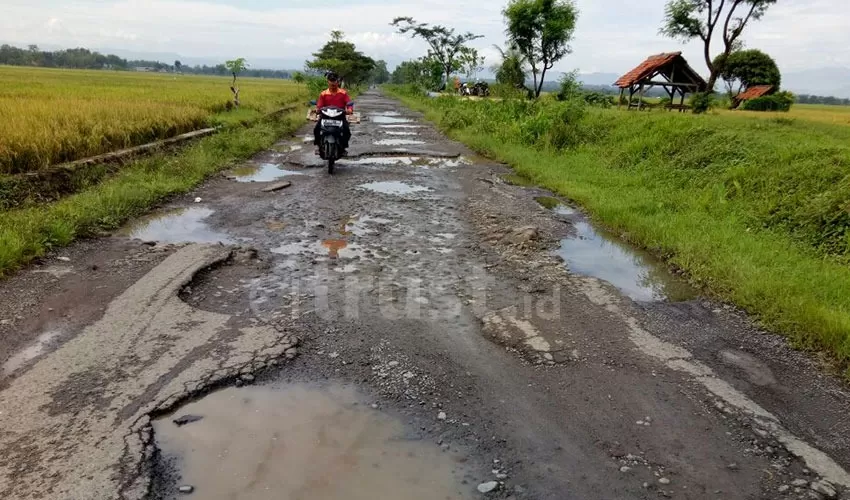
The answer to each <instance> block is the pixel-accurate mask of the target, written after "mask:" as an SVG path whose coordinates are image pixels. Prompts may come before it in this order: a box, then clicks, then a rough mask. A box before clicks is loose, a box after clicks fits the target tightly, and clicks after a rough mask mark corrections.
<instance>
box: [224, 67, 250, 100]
mask: <svg viewBox="0 0 850 500" xmlns="http://www.w3.org/2000/svg"><path fill="white" fill-rule="evenodd" d="M224 67H225V68H227V71H229V72H230V73H231V74H232V75H233V83H231V84H230V91H231V92H233V105H234V106H236V107H237V108H238V107H239V87H238V86H237V85H236V77H237V76H239V73H242V72H243V71H245V70H246V69H248V63H247V62H245V58H244V57H237V58H236V59H232V60H230V61H225V63H224Z"/></svg>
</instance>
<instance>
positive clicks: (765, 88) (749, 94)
mask: <svg viewBox="0 0 850 500" xmlns="http://www.w3.org/2000/svg"><path fill="white" fill-rule="evenodd" d="M771 90H773V85H753V86H752V87H749V88H748V89H747V90H745V91H743V92H741V93H740V94H738V95H737V96H736V97H735V98H736V99H738V100H739V101H746V100H747V99H755V98H757V97H762V96H764V95H767V94H768V93H770V91H771Z"/></svg>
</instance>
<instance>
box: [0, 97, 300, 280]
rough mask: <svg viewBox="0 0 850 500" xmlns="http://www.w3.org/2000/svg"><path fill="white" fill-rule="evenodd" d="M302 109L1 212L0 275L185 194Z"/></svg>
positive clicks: (294, 121)
mask: <svg viewBox="0 0 850 500" xmlns="http://www.w3.org/2000/svg"><path fill="white" fill-rule="evenodd" d="M303 121H304V116H303V112H302V110H300V109H299V110H298V111H294V112H292V113H289V114H287V115H284V116H282V117H280V118H279V119H277V120H274V121H264V122H261V123H257V124H255V125H253V126H252V127H249V128H245V127H234V128H231V129H228V130H226V131H224V132H222V133H220V134H218V135H214V136H211V137H208V138H205V139H201V140H200V141H198V142H197V143H194V144H193V145H191V146H188V147H186V148H184V149H182V150H181V151H179V152H178V153H176V154H158V155H154V156H151V157H148V158H145V159H142V160H139V161H136V162H134V163H131V164H129V165H127V166H126V167H124V168H122V169H121V170H120V171H119V172H118V173H117V174H115V175H114V176H112V177H110V178H108V179H107V180H105V181H104V182H102V183H100V184H98V185H96V186H93V187H91V188H88V189H86V190H84V191H81V192H79V193H77V194H74V195H71V196H68V197H66V198H63V199H61V200H60V201H57V202H54V203H49V204H44V205H38V206H35V207H31V208H25V209H19V210H9V211H5V212H0V275H2V274H7V273H8V272H10V271H12V270H14V269H16V268H17V267H19V266H21V265H23V264H25V263H26V262H29V261H30V260H32V259H33V258H36V257H39V256H41V255H44V254H45V253H46V252H48V251H49V250H51V249H53V248H56V247H61V246H64V245H67V244H69V243H71V242H72V241H73V240H74V239H75V238H78V237H82V236H88V235H92V234H95V233H96V232H98V231H99V230H103V229H111V228H115V227H117V226H118V225H120V224H121V223H122V222H124V221H125V220H127V219H129V218H130V217H133V216H137V215H140V214H142V213H144V212H145V211H146V210H147V209H149V208H150V207H151V206H152V205H154V204H156V203H158V202H160V201H162V200H164V199H165V198H167V197H168V196H171V195H174V194H177V193H182V192H185V191H187V190H189V189H191V188H192V187H193V186H195V185H197V184H198V183H200V182H201V181H203V180H204V179H205V178H206V177H208V176H209V175H211V174H213V173H215V172H218V171H220V170H222V169H224V168H226V167H228V166H230V165H232V164H233V163H235V162H237V161H239V160H243V159H247V158H249V157H250V156H251V155H253V154H255V153H257V152H258V151H261V150H263V149H266V148H268V147H269V146H271V145H272V144H273V143H274V142H275V141H276V140H277V139H278V138H279V137H281V136H282V135H285V134H288V133H291V132H293V131H294V130H295V129H297V128H298V127H299V126H300V125H302V124H303Z"/></svg>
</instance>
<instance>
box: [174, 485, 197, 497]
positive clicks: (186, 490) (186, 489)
mask: <svg viewBox="0 0 850 500" xmlns="http://www.w3.org/2000/svg"><path fill="white" fill-rule="evenodd" d="M177 491H179V492H180V493H183V494H186V495H188V494H190V493H192V492H193V491H195V487H194V486H192V485H191V484H184V485H183V486H181V487H179V488H177Z"/></svg>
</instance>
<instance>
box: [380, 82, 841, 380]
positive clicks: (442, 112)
mask: <svg viewBox="0 0 850 500" xmlns="http://www.w3.org/2000/svg"><path fill="white" fill-rule="evenodd" d="M390 91H391V92H398V90H397V89H391V90H390ZM401 97H402V98H403V99H404V100H405V101H406V102H407V103H408V104H410V105H412V106H414V107H416V108H418V109H420V110H422V111H424V112H426V116H427V117H428V118H429V119H431V120H432V121H434V122H436V123H437V124H439V125H440V126H441V127H442V128H443V129H444V130H446V131H447V132H448V133H449V134H450V135H451V136H453V137H454V138H456V139H458V140H460V141H462V142H465V143H466V144H468V145H470V146H471V147H472V148H473V149H475V150H477V151H479V152H481V153H483V154H485V155H488V156H491V157H494V158H497V159H499V160H501V161H504V162H506V163H508V164H510V165H511V166H513V168H514V170H515V171H516V173H517V174H518V175H519V176H523V177H526V178H528V179H530V180H531V181H533V182H534V183H536V184H539V185H542V186H545V187H547V188H549V189H552V190H553V191H554V192H556V193H558V194H560V195H564V196H567V197H569V198H570V199H573V200H576V201H577V202H578V203H580V204H582V205H583V206H584V207H585V208H586V209H587V210H588V211H589V212H590V213H592V214H593V215H594V217H596V218H597V219H598V220H599V221H601V222H602V223H603V224H604V225H606V226H609V227H612V228H616V229H617V230H619V231H620V232H623V233H624V234H626V237H627V238H628V239H629V240H631V241H632V242H634V243H637V244H639V245H641V246H643V247H645V248H648V249H650V250H652V251H654V252H655V253H657V254H658V255H660V256H662V257H664V258H666V259H668V260H669V262H670V263H671V264H673V265H675V266H677V267H680V268H682V269H684V270H686V271H687V272H688V273H689V275H690V277H691V279H692V280H693V281H694V282H695V283H696V284H698V285H700V286H701V287H702V288H703V289H704V290H706V291H707V292H709V293H711V294H713V295H715V296H718V297H721V298H723V299H726V300H730V301H732V302H734V303H736V304H738V305H740V306H742V307H743V308H745V309H746V310H748V311H749V312H751V313H752V314H754V315H755V316H756V317H757V318H758V319H760V320H761V321H762V322H763V323H764V324H765V325H766V326H767V327H769V328H772V329H775V330H777V331H780V332H783V333H786V334H787V335H788V336H789V337H790V338H792V339H793V340H794V341H795V342H796V344H797V345H798V346H800V347H803V348H809V349H819V350H823V351H825V352H828V353H829V354H830V355H831V356H832V359H833V360H835V361H836V362H837V363H838V364H839V365H840V366H841V367H843V368H844V369H846V368H847V367H848V364H850V267H848V265H847V264H848V263H850V127H846V126H843V125H826V124H820V123H813V122H804V121H801V120H776V119H764V118H762V117H758V118H753V117H748V116H745V115H737V114H736V115H731V116H726V115H714V116H695V115H690V114H679V113H635V112H632V113H628V112H625V111H620V112H618V111H616V110H598V109H580V108H578V107H573V108H571V107H570V106H573V105H571V104H564V105H560V104H554V103H549V104H547V106H551V108H541V107H540V106H534V105H530V104H527V103H503V104H501V107H500V108H497V107H496V105H492V104H488V103H486V102H478V103H468V102H464V103H461V102H456V101H452V100H448V99H434V100H429V99H426V98H421V97H411V96H409V95H403V96H401ZM488 121H489V123H488ZM846 373H847V375H848V376H850V370H847V372H846Z"/></svg>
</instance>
